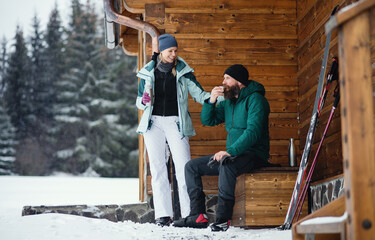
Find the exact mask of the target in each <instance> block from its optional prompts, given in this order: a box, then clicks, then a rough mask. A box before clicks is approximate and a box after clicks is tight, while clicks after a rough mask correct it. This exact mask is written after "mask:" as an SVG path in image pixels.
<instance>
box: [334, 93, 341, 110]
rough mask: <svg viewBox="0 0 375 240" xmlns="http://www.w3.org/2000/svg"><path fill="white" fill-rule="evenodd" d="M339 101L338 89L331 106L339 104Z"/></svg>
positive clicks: (335, 106)
mask: <svg viewBox="0 0 375 240" xmlns="http://www.w3.org/2000/svg"><path fill="white" fill-rule="evenodd" d="M339 101H340V91H339V92H337V94H336V97H335V102H334V103H333V107H334V108H337V105H338V104H339Z"/></svg>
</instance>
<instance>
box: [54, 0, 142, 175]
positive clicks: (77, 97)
mask: <svg viewBox="0 0 375 240" xmlns="http://www.w3.org/2000/svg"><path fill="white" fill-rule="evenodd" d="M78 13H79V14H78ZM71 16H72V19H71V23H70V26H69V31H68V40H67V43H68V44H67V58H66V59H67V66H70V69H69V72H68V73H67V74H65V75H64V77H63V79H62V81H61V82H59V83H58V84H57V86H58V95H57V97H58V105H57V106H60V107H58V109H60V111H59V114H58V115H57V116H56V119H57V120H58V122H59V125H60V129H61V130H64V137H63V138H60V140H63V142H62V144H59V146H61V147H62V148H61V149H60V150H59V151H58V152H57V154H56V156H57V157H58V158H59V159H60V161H59V162H60V163H61V164H60V169H63V170H64V171H71V172H75V173H82V172H94V171H95V172H96V173H97V174H99V175H101V176H133V177H134V176H135V174H137V163H138V161H137V156H136V154H134V152H136V151H137V148H138V146H137V144H138V141H137V135H136V133H135V125H136V119H137V114H136V113H137V110H136V108H135V106H134V99H135V98H136V95H135V94H136V82H137V81H136V78H135V74H134V72H133V71H132V70H133V69H134V67H135V61H134V60H133V61H128V62H126V61H123V60H122V59H121V58H119V57H118V52H117V53H114V52H110V51H109V50H107V49H106V48H105V47H104V46H103V36H104V34H103V29H100V28H98V26H102V25H101V24H99V22H98V18H97V16H96V13H95V9H94V6H93V4H92V3H91V2H90V1H87V2H86V4H85V5H81V4H80V3H79V1H76V0H73V1H72V15H71ZM77 24H78V25H77ZM122 56H124V55H122ZM124 59H127V58H124ZM77 60H78V61H77ZM116 61H117V62H116ZM114 62H116V63H114ZM116 64H117V65H116ZM114 66H116V67H120V68H122V69H125V70H127V71H129V72H130V74H132V77H131V79H132V80H133V81H132V83H131V86H133V88H132V90H133V93H131V94H130V95H131V96H133V98H132V99H130V101H131V107H129V103H128V102H127V101H128V100H129V99H128V98H125V97H124V94H123V92H120V91H121V84H122V83H121V82H123V81H124V79H123V78H122V77H123V76H119V75H117V76H115V75H114V74H115V73H114V72H113V70H114V69H113V67H114ZM134 86H135V88H134ZM129 110H130V111H129ZM125 112H127V113H130V115H131V116H128V115H127V116H128V119H133V121H130V122H125V121H124V119H125V118H124V117H122V115H126V113H125ZM121 113H123V114H121ZM128 132H129V134H128Z"/></svg>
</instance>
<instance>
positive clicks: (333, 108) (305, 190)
mask: <svg viewBox="0 0 375 240" xmlns="http://www.w3.org/2000/svg"><path fill="white" fill-rule="evenodd" d="M339 101H340V92H338V93H337V95H336V97H335V102H334V103H333V106H332V110H331V113H330V115H329V118H328V121H327V124H326V127H325V129H324V132H323V136H322V139H321V140H320V143H319V146H318V149H317V150H316V153H315V157H314V160H313V162H312V163H311V167H310V171H309V174H308V175H307V178H306V182H305V185H304V187H303V190H302V199H299V200H298V202H297V207H298V206H299V208H298V211H297V212H298V214H297V220H296V221H298V219H299V216H300V214H301V210H302V206H303V202H304V201H305V198H306V193H307V189H308V188H309V186H310V182H311V178H312V174H313V172H314V170H315V166H316V162H317V159H318V155H319V152H320V149H321V147H322V144H323V141H324V138H325V136H326V134H327V131H328V127H329V125H330V124H331V121H332V117H333V114H334V112H335V109H336V108H337V105H338V104H339ZM300 200H302V201H301V205H300ZM293 218H294V216H293Z"/></svg>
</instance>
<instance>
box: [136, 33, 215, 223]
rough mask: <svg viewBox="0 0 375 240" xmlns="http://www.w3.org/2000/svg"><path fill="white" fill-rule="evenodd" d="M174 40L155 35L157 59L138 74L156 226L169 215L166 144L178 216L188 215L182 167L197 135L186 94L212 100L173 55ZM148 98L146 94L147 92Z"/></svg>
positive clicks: (168, 36)
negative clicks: (176, 185) (170, 155)
mask: <svg viewBox="0 0 375 240" xmlns="http://www.w3.org/2000/svg"><path fill="white" fill-rule="evenodd" d="M177 47H178V45H177V41H176V39H175V38H174V37H173V36H172V35H169V34H163V35H160V36H159V51H160V54H154V56H153V59H152V61H150V62H149V63H147V64H146V66H144V67H143V68H142V69H141V70H140V71H139V72H138V74H137V76H138V77H139V78H140V79H141V80H140V82H139V86H138V97H137V107H138V108H139V109H141V110H144V112H143V115H142V117H141V120H140V122H139V126H138V129H137V132H138V133H139V134H143V136H144V140H145V144H146V148H147V152H148V156H149V160H150V170H151V175H152V181H151V185H152V191H153V201H154V209H155V219H156V223H157V224H158V225H160V226H165V225H167V226H168V225H169V224H170V223H171V221H172V220H171V218H172V216H173V210H172V198H171V189H170V184H169V181H168V170H167V166H166V161H167V159H166V143H167V144H168V146H169V149H170V151H171V154H172V157H173V162H174V165H175V170H176V178H177V183H178V191H179V200H180V209H181V216H182V217H186V216H188V215H189V212H190V200H189V196H188V194H187V189H186V183H185V172H184V167H185V164H186V163H187V162H188V161H189V160H190V146H189V137H191V136H194V135H195V130H194V128H193V123H192V120H191V117H190V113H189V109H188V93H190V95H191V96H192V97H193V99H194V100H195V101H197V102H199V103H201V104H203V101H204V100H205V99H207V98H209V97H210V93H207V92H204V90H203V89H202V87H201V85H200V84H199V83H198V82H197V81H196V79H195V77H194V75H193V69H192V68H190V67H189V65H188V64H187V63H186V62H185V61H184V60H183V59H182V58H180V57H178V56H177ZM150 87H151V92H152V95H151V96H150V94H148V93H147V91H150Z"/></svg>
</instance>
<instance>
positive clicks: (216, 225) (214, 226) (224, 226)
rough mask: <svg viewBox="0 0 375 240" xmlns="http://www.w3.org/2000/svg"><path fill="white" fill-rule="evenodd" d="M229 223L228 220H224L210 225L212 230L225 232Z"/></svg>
mask: <svg viewBox="0 0 375 240" xmlns="http://www.w3.org/2000/svg"><path fill="white" fill-rule="evenodd" d="M229 225H230V220H228V221H224V222H218V221H216V222H214V223H212V224H211V225H210V228H211V231H213V232H225V231H226V230H228V228H229Z"/></svg>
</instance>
